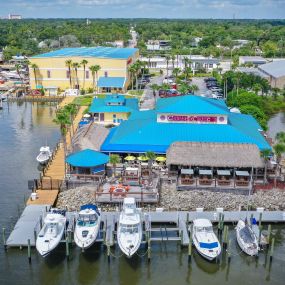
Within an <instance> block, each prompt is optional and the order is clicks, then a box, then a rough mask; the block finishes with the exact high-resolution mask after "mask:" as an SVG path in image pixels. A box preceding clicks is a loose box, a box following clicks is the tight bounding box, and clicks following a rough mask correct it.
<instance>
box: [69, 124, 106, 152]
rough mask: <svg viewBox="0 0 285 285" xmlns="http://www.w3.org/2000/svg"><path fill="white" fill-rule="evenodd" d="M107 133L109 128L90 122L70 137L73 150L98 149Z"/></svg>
mask: <svg viewBox="0 0 285 285" xmlns="http://www.w3.org/2000/svg"><path fill="white" fill-rule="evenodd" d="M108 134H109V129H107V128H105V127H104V126H102V125H99V124H94V123H92V124H88V125H85V126H83V127H81V128H80V129H78V131H77V132H76V134H75V135H74V136H73V138H72V147H73V152H76V151H80V150H84V149H92V150H96V151H100V148H101V145H102V144H103V142H104V141H105V139H106V137H107V136H108Z"/></svg>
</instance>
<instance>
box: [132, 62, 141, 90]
mask: <svg viewBox="0 0 285 285" xmlns="http://www.w3.org/2000/svg"><path fill="white" fill-rule="evenodd" d="M133 66H134V70H135V73H134V74H135V77H136V90H138V74H139V72H140V69H141V61H140V60H137V61H136V62H135V63H134V64H133Z"/></svg>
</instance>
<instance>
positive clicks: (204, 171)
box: [199, 169, 213, 175]
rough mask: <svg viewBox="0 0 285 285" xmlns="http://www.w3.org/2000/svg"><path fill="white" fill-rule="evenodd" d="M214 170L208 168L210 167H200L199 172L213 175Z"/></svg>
mask: <svg viewBox="0 0 285 285" xmlns="http://www.w3.org/2000/svg"><path fill="white" fill-rule="evenodd" d="M212 173H213V172H212V170H208V169H199V174H200V175H212Z"/></svg>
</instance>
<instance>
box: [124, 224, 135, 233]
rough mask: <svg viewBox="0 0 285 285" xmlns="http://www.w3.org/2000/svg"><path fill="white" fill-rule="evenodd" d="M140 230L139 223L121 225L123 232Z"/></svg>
mask: <svg viewBox="0 0 285 285" xmlns="http://www.w3.org/2000/svg"><path fill="white" fill-rule="evenodd" d="M138 232H139V228H138V225H121V233H125V234H126V233H129V234H137V233H138Z"/></svg>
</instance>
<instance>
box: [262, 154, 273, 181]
mask: <svg viewBox="0 0 285 285" xmlns="http://www.w3.org/2000/svg"><path fill="white" fill-rule="evenodd" d="M260 154H261V157H262V158H263V159H264V176H263V185H265V183H266V177H267V168H268V160H269V156H270V154H271V150H270V149H264V150H263V151H261V153H260Z"/></svg>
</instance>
